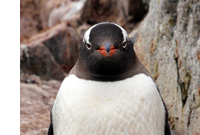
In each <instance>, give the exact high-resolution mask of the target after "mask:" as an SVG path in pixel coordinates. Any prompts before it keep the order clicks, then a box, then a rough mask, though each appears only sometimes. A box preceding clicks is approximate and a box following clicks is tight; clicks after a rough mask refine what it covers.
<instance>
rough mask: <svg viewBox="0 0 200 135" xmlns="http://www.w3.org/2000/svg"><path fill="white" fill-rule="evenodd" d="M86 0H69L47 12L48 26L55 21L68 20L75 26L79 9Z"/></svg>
mask: <svg viewBox="0 0 200 135" xmlns="http://www.w3.org/2000/svg"><path fill="white" fill-rule="evenodd" d="M85 1H86V0H79V1H69V2H68V3H66V4H62V5H61V6H60V7H58V8H55V9H53V10H52V11H51V13H50V14H49V20H48V27H52V26H53V25H55V24H56V23H57V22H60V21H68V22H69V23H70V24H71V25H73V26H74V27H76V26H77V25H78V24H76V23H77V22H76V21H77V20H78V18H79V17H80V11H81V10H82V8H83V6H84V4H85Z"/></svg>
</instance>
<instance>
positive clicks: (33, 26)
mask: <svg viewBox="0 0 200 135" xmlns="http://www.w3.org/2000/svg"><path fill="white" fill-rule="evenodd" d="M40 22H41V21H40V17H39V10H38V7H37V6H36V5H35V2H34V0H20V42H23V41H24V40H26V39H28V38H29V37H31V36H32V35H34V34H36V33H38V32H39V31H40V30H41V29H42V26H41V23H40Z"/></svg>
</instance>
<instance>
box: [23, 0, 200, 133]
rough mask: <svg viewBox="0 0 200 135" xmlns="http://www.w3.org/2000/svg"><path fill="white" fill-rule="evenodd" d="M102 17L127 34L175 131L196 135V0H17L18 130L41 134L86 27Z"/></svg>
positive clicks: (199, 50)
mask: <svg viewBox="0 0 200 135" xmlns="http://www.w3.org/2000/svg"><path fill="white" fill-rule="evenodd" d="M105 21H109V22H114V23H117V24H119V25H120V26H122V27H123V28H125V29H126V31H127V32H128V34H129V37H130V38H131V40H132V42H133V43H134V49H135V51H136V53H137V56H138V57H139V59H140V61H141V62H142V63H143V64H144V65H145V67H146V68H147V69H148V70H149V72H150V74H151V76H152V77H153V79H154V80H155V81H156V83H157V85H158V88H159V89H160V92H161V95H162V97H163V100H164V102H165V104H166V106H167V108H168V112H169V123H170V126H171V130H172V135H199V134H200V1H199V0H187V1H185V0H20V129H21V131H20V134H21V135H34V134H38V135H41V134H46V131H47V129H48V126H49V120H50V116H49V115H50V110H51V107H52V104H53V101H54V99H55V96H56V94H57V91H58V89H59V87H60V84H61V82H62V80H63V79H64V77H65V76H66V75H67V74H68V73H69V71H70V69H71V68H72V67H73V66H74V64H75V62H76V60H77V57H78V50H79V47H80V44H81V42H82V38H83V34H84V32H85V31H86V30H87V29H88V28H90V27H91V26H92V25H94V24H96V23H99V22H105Z"/></svg>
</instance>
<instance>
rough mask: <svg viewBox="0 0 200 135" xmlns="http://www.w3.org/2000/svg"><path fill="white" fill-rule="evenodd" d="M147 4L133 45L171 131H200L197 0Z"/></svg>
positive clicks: (199, 13)
mask: <svg viewBox="0 0 200 135" xmlns="http://www.w3.org/2000/svg"><path fill="white" fill-rule="evenodd" d="M149 5H150V7H149V12H148V14H147V16H146V18H145V19H144V21H143V22H142V23H141V25H140V27H139V30H138V36H137V42H136V44H135V46H134V48H135V50H136V53H137V55H138V56H139V59H140V60H141V61H142V63H143V64H144V65H145V66H146V67H147V69H148V70H149V71H150V73H151V75H152V77H153V78H154V79H155V80H156V83H157V85H158V87H159V89H160V92H161V95H162V97H163V99H164V101H165V103H166V105H167V108H168V111H169V122H170V126H171V129H172V130H173V134H174V135H179V134H182V135H194V134H200V128H199V127H200V124H199V123H200V117H199V116H200V94H199V89H200V70H199V69H200V60H199V58H200V56H199V53H200V27H199V24H200V1H198V0H188V1H183V0H180V1H173V0H171V1H168V0H159V1H157V0H152V1H150V4H149Z"/></svg>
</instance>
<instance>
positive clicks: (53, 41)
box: [25, 22, 81, 73]
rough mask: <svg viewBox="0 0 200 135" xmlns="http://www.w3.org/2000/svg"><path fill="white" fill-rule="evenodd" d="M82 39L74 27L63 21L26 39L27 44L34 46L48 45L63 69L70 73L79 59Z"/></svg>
mask: <svg viewBox="0 0 200 135" xmlns="http://www.w3.org/2000/svg"><path fill="white" fill-rule="evenodd" d="M80 41H81V39H80V37H79V35H78V34H77V32H76V31H75V30H74V28H72V27H70V26H67V24H66V23H65V22H62V23H59V24H57V25H55V26H54V27H52V28H49V29H48V30H46V31H44V32H41V33H39V34H37V35H35V36H32V37H31V38H29V39H28V40H26V42H25V44H26V45H27V46H30V47H33V46H35V45H38V44H42V43H43V44H44V45H45V46H46V47H48V49H49V50H50V52H51V54H52V55H53V57H54V59H55V60H56V62H57V63H58V64H59V65H60V66H61V68H62V69H63V71H65V72H67V73H68V72H69V70H70V69H71V68H72V67H73V66H74V64H75V62H76V60H77V57H78V50H79V46H80V43H81V42H80Z"/></svg>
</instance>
